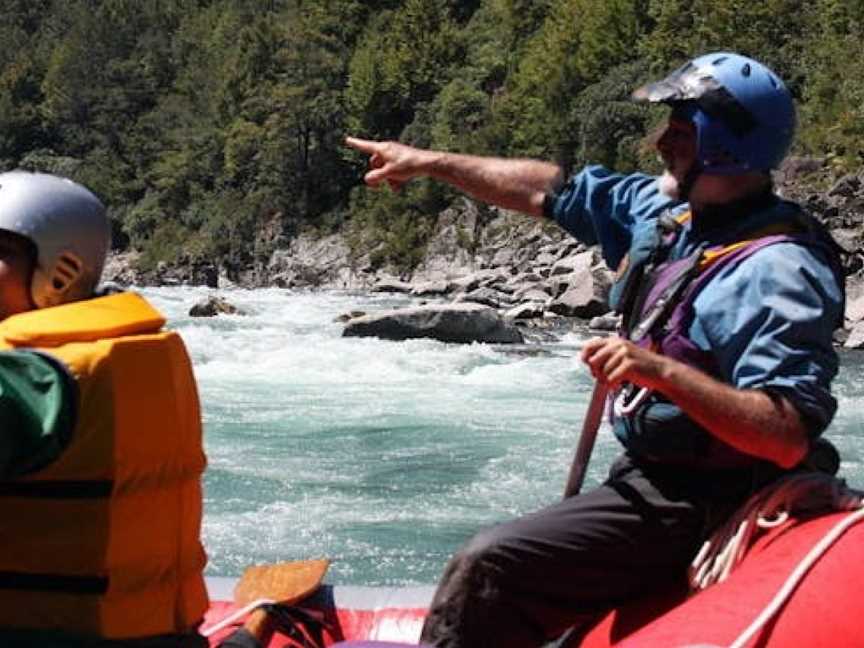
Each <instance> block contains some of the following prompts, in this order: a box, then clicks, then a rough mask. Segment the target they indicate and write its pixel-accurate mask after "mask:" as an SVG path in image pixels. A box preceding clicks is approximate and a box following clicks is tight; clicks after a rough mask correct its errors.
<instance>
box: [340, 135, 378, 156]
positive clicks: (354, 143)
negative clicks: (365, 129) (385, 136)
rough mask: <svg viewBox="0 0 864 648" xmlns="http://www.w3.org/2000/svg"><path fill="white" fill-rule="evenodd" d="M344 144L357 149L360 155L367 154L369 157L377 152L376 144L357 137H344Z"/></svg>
mask: <svg viewBox="0 0 864 648" xmlns="http://www.w3.org/2000/svg"><path fill="white" fill-rule="evenodd" d="M345 144H347V145H348V146H350V147H351V148H354V149H357V150H358V151H360V152H361V153H369V154H370V155H371V154H373V153H376V152H377V151H378V142H373V141H372V140H364V139H360V138H359V137H346V138H345Z"/></svg>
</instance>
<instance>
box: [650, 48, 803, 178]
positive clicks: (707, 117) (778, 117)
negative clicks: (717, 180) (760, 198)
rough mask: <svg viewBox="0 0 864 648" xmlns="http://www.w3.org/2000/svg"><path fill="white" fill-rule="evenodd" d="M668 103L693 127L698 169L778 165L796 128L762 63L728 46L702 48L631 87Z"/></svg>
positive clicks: (790, 106)
mask: <svg viewBox="0 0 864 648" xmlns="http://www.w3.org/2000/svg"><path fill="white" fill-rule="evenodd" d="M633 98H634V99H635V100H636V101H647V102H651V103H665V104H669V105H671V106H672V107H673V109H674V110H675V111H676V114H677V115H678V116H680V117H683V118H685V119H689V120H690V121H691V122H692V123H693V124H694V126H695V127H696V135H697V138H698V145H699V153H698V155H699V157H698V160H699V166H700V171H701V172H703V173H708V174H714V175H734V174H738V173H746V172H750V171H769V170H770V169H774V168H776V167H778V166H779V165H780V162H782V161H783V158H784V157H786V153H787V152H788V151H789V147H790V146H791V144H792V137H793V136H794V134H795V121H796V120H795V105H794V103H793V102H792V96H791V95H790V94H789V90H787V89H786V86H785V85H784V83H783V81H781V80H780V78H779V77H778V76H777V75H776V74H774V73H773V72H772V71H771V70H769V69H768V68H767V67H765V66H764V65H762V64H761V63H759V62H758V61H755V60H753V59H751V58H748V57H746V56H741V55H740V54H733V53H731V52H715V53H712V54H705V55H703V56H700V57H698V58H695V59H693V60H692V61H690V62H688V63H686V64H685V65H683V66H682V67H681V68H679V69H678V70H676V71H675V72H673V73H672V74H670V75H669V76H668V77H666V78H665V79H663V80H662V81H657V82H655V83H649V84H648V85H645V86H643V87H641V88H639V89H638V90H636V91H635V92H634V93H633Z"/></svg>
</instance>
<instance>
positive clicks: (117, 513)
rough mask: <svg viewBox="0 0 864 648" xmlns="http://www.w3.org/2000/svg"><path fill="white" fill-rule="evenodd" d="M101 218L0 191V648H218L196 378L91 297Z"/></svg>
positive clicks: (137, 302)
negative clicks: (203, 535)
mask: <svg viewBox="0 0 864 648" xmlns="http://www.w3.org/2000/svg"><path fill="white" fill-rule="evenodd" d="M108 239H109V227H108V220H107V218H106V215H105V208H104V207H103V205H102V204H101V203H100V201H99V200H98V199H97V198H96V197H95V196H94V195H93V194H92V193H90V191H88V190H87V189H85V188H84V187H82V186H80V185H78V184H75V183H73V182H72V181H70V180H66V179H62V178H58V177H55V176H51V175H46V174H38V173H28V172H9V173H2V174H0V421H2V433H0V511H2V515H0V538H2V543H3V550H2V551H0V645H2V646H4V647H10V646H52V647H54V646H56V647H61V646H62V647H83V646H96V645H98V646H100V647H104V648H108V647H111V646H125V647H129V648H133V647H135V648H144V647H148V648H150V647H153V648H155V647H160V648H162V647H164V648H167V647H173V646H176V647H178V648H179V647H181V646H182V647H183V648H187V647H190V646H191V647H194V646H206V645H207V643H206V641H205V640H204V639H203V638H201V637H200V636H198V634H197V626H198V624H199V623H200V621H201V619H202V618H203V616H204V612H205V611H206V608H207V605H208V601H207V594H206V591H205V587H204V579H203V568H204V564H205V561H206V558H205V554H204V550H203V548H202V546H201V543H200V540H199V537H200V525H201V507H202V498H201V486H200V478H201V474H202V472H203V470H204V466H205V458H204V453H203V449H202V439H201V417H200V411H199V403H198V395H197V389H196V385H195V381H194V377H193V375H192V367H191V363H190V361H189V357H188V355H187V353H186V350H185V347H184V345H183V342H182V341H181V339H180V337H179V336H178V335H177V334H176V333H172V332H168V331H164V330H162V326H163V324H164V323H165V320H164V318H163V317H162V316H161V315H160V314H159V313H158V312H157V311H156V310H154V309H153V307H151V306H150V305H149V304H148V303H147V302H146V301H145V300H144V299H143V298H141V297H139V296H137V295H135V294H132V293H117V294H112V295H107V296H98V297H97V296H95V290H96V285H97V282H98V281H99V277H100V275H101V273H102V268H103V265H104V261H105V256H106V253H107V248H108Z"/></svg>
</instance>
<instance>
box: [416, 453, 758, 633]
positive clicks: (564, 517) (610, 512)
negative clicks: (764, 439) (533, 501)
mask: <svg viewBox="0 0 864 648" xmlns="http://www.w3.org/2000/svg"><path fill="white" fill-rule="evenodd" d="M756 485H757V484H756V480H755V479H754V477H753V472H752V471H749V470H748V471H722V472H720V471H716V472H712V473H705V472H704V471H702V472H699V471H693V470H688V471H682V470H673V469H670V468H668V467H659V466H656V465H655V466H651V465H647V464H645V463H637V462H635V461H633V460H631V459H630V458H628V457H626V456H625V457H622V458H621V459H619V460H618V461H617V462H616V463H615V464H614V465H613V466H612V469H611V470H610V474H609V477H608V479H607V481H606V482H605V483H604V484H603V485H602V486H600V487H599V488H597V489H596V490H594V491H591V492H588V493H585V494H583V495H578V496H575V497H571V498H569V499H567V500H565V501H563V502H560V503H558V504H554V505H552V506H550V507H548V508H546V509H543V510H541V511H539V512H537V513H534V514H531V515H528V516H525V517H522V518H519V519H516V520H513V521H511V522H507V523H504V524H501V525H498V526H494V527H491V528H489V529H486V530H484V531H481V532H480V533H479V534H477V535H476V536H475V537H474V538H473V539H471V540H470V541H469V542H468V543H467V544H466V545H465V546H464V547H463V548H462V549H461V550H460V551H459V552H458V553H457V554H456V555H455V556H454V557H453V559H452V560H451V561H450V563H449V564H448V565H447V567H446V569H445V572H444V576H443V579H442V581H441V583H440V585H439V587H438V590H437V592H436V593H435V596H434V598H433V601H432V604H431V606H430V610H429V616H428V618H427V620H426V623H425V625H424V627H423V633H422V638H421V642H422V643H426V644H430V645H431V646H435V647H437V648H485V647H487V646H488V647H489V648H493V647H494V648H517V647H518V648H523V647H526V648H536V647H538V646H542V645H544V644H545V643H547V642H548V641H550V640H552V639H554V638H556V637H558V636H559V635H561V634H562V633H563V632H564V631H566V630H567V629H568V628H570V627H572V626H579V625H587V624H590V623H591V622H593V621H595V620H596V619H597V618H598V617H599V616H601V615H602V614H604V613H605V612H607V611H609V610H610V609H612V608H614V607H617V606H618V605H620V604H622V603H624V602H626V601H628V600H632V599H633V598H635V597H638V596H642V595H645V594H648V593H650V592H651V591H653V590H655V589H658V588H666V587H672V586H674V585H676V584H680V585H682V586H683V584H684V579H685V577H686V568H687V566H688V565H689V563H690V562H691V560H692V558H693V556H694V555H695V553H696V551H697V550H698V548H699V546H700V544H701V542H702V541H703V540H704V538H705V536H706V534H707V532H708V530H709V529H710V528H711V527H712V526H713V525H714V524H715V523H718V522H720V521H722V519H724V518H725V516H727V515H729V514H731V512H732V511H734V509H735V508H736V507H737V506H738V505H740V504H741V503H742V501H743V500H744V498H746V496H747V495H749V494H750V493H751V492H752V491H753V490H754V488H755V487H756Z"/></svg>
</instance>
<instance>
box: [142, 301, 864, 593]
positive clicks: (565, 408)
mask: <svg viewBox="0 0 864 648" xmlns="http://www.w3.org/2000/svg"><path fill="white" fill-rule="evenodd" d="M141 292H142V293H143V294H144V295H145V296H146V297H148V298H149V299H150V300H151V301H152V302H153V303H154V304H155V305H156V306H157V308H159V309H160V310H162V312H163V313H164V314H165V315H166V316H167V317H168V319H169V326H171V327H172V328H174V329H176V330H178V331H179V332H180V334H181V335H182V336H183V338H184V340H185V341H186V344H187V346H188V348H189V352H190V354H191V356H192V360H193V363H194V366H195V374H196V377H197V379H198V384H199V389H200V395H201V402H202V408H203V416H204V432H205V445H206V450H207V455H208V459H209V467H208V469H207V472H206V474H205V479H204V485H205V517H204V530H203V533H204V543H205V546H206V548H207V553H208V555H209V564H208V568H207V573H208V574H209V575H214V576H233V575H237V574H239V573H240V572H242V570H243V568H244V567H245V566H247V565H250V564H253V563H262V562H274V561H280V560H298V559H303V558H316V557H328V558H330V559H331V560H332V561H333V563H332V566H331V568H330V572H329V575H328V582H331V583H334V584H351V585H409V584H431V583H434V582H436V581H437V579H438V577H439V575H440V572H441V569H442V568H443V566H444V563H445V561H446V559H447V557H448V556H449V555H450V554H451V553H452V552H453V551H454V549H456V547H457V546H458V545H459V544H461V543H462V542H463V541H464V540H465V539H467V538H468V537H469V536H470V535H471V534H472V533H473V532H474V531H476V530H477V529H478V528H480V527H481V526H482V525H485V524H489V523H492V522H495V521H498V520H503V519H507V518H510V517H513V516H516V515H519V514H521V513H525V512H527V511H530V510H533V509H536V508H539V507H541V506H543V505H544V504H545V503H549V502H551V501H553V500H555V499H556V498H557V497H560V495H561V492H562V490H563V488H564V481H565V477H566V474H567V470H568V467H569V464H570V460H571V457H572V451H573V448H574V447H575V443H576V438H577V434H578V430H579V425H580V423H581V420H582V416H583V414H584V412H585V410H586V408H587V405H588V400H589V397H590V393H591V384H592V383H591V379H590V376H589V374H588V373H587V371H586V370H585V369H584V367H583V366H581V364H580V363H579V362H578V361H577V360H575V359H574V358H575V356H577V355H578V349H579V347H580V345H581V343H582V342H583V341H584V340H585V339H587V337H589V335H590V334H589V333H588V332H587V331H581V332H580V331H575V332H569V333H564V334H563V335H561V336H560V338H559V339H557V340H556V341H554V342H547V343H533V344H527V345H519V346H512V345H511V346H490V345H479V344H475V345H448V344H443V343H440V342H435V341H431V340H410V341H405V342H388V341H383V340H378V339H371V338H369V339H360V338H342V337H341V332H342V325H341V324H340V323H338V322H336V321H335V318H336V316H338V315H339V314H341V313H345V312H348V311H351V310H362V311H366V312H372V311H374V310H380V309H384V308H390V307H395V306H404V305H409V304H410V303H412V302H411V300H410V299H409V298H407V297H404V296H392V295H366V294H348V293H308V292H291V291H288V290H278V289H265V290H254V291H248V290H230V291H220V295H222V296H224V297H226V298H227V299H228V300H229V301H230V302H232V303H233V304H235V305H237V306H239V307H240V308H242V309H244V310H245V311H247V312H248V315H247V316H224V315H222V316H219V317H216V318H201V319H199V318H191V317H188V315H187V313H188V310H189V308H190V307H191V306H192V304H194V303H195V302H196V301H198V300H200V299H202V298H204V297H205V296H207V295H208V294H210V291H208V290H207V289H203V288H185V287H184V288H148V289H143V290H142V291H141ZM842 360H843V367H842V369H841V373H840V376H839V377H838V379H837V381H836V383H835V392H836V395H837V397H838V400H839V402H840V411H839V413H838V415H837V417H836V419H835V421H834V423H833V424H832V426H831V428H830V429H829V432H828V436H829V437H830V438H831V439H832V440H833V441H834V443H835V444H836V445H837V446H838V448H839V449H840V451H841V454H842V456H843V458H844V462H843V467H842V469H841V470H842V474H843V475H844V476H845V477H846V478H847V479H848V480H849V481H850V483H852V484H853V485H855V486H859V487H860V486H864V465H862V461H864V434H862V430H864V373H862V367H864V354H857V353H856V354H852V353H849V354H844V355H843V358H842ZM617 451H618V447H617V444H616V441H615V440H614V438H613V437H612V435H611V432H610V431H609V430H608V429H605V428H604V429H601V432H600V436H599V438H598V441H597V446H596V448H595V451H594V456H593V457H592V461H591V464H590V467H589V472H588V476H587V479H586V485H587V486H590V485H591V484H592V483H597V481H599V480H600V479H601V478H602V476H603V475H604V473H605V470H606V469H607V468H608V466H609V463H610V462H611V460H612V458H613V457H614V456H615V454H616V453H617Z"/></svg>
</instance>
